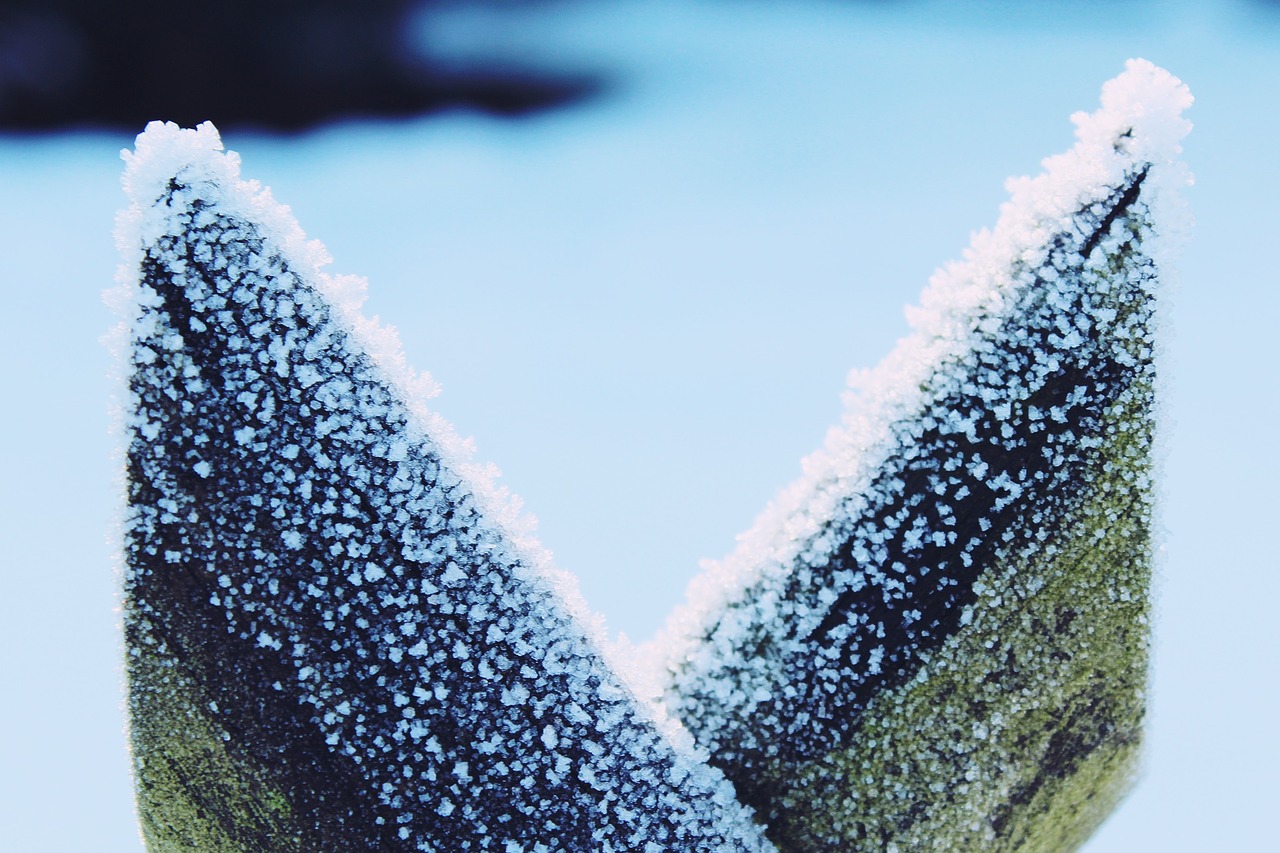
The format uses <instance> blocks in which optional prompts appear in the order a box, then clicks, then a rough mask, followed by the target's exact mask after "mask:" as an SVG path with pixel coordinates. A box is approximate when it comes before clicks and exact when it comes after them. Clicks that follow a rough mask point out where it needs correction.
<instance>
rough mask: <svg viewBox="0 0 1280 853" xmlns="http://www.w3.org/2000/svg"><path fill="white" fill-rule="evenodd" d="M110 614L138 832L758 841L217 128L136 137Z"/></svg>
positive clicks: (604, 846)
mask: <svg viewBox="0 0 1280 853" xmlns="http://www.w3.org/2000/svg"><path fill="white" fill-rule="evenodd" d="M125 159H126V160H127V161H128V169H127V171H126V175H125V186H126V189H127V190H128V192H129V195H130V196H131V200H132V206H131V208H130V209H129V210H128V211H126V212H125V214H123V215H122V220H121V228H120V238H119V239H120V244H121V248H122V250H123V251H124V253H125V255H126V263H125V265H124V267H123V268H122V269H123V274H122V284H123V287H124V289H125V290H126V291H127V295H128V296H129V297H130V298H129V299H128V300H127V302H128V304H129V305H131V313H132V316H131V317H130V318H129V335H130V338H131V355H130V369H131V376H130V384H129V393H130V409H129V412H128V414H127V427H128V436H129V444H128V460H127V466H128V467H127V490H128V509H127V513H126V519H125V548H126V558H127V567H126V575H125V632H126V642H127V647H128V652H129V654H128V677H129V706H130V718H131V727H132V742H133V749H134V758H135V761H136V774H137V786H138V802H139V812H140V815H141V819H142V824H143V831H144V834H145V836H146V838H147V842H148V845H149V846H150V848H151V849H153V850H170V849H182V850H189V849H196V850H228V851H230V850H242V851H252V852H253V853H263V851H278V850H297V851H318V850H326V851H339V850H342V851H346V850H379V851H382V850H438V851H463V850H546V851H550V850H574V851H588V850H592V851H595V850H599V851H624V850H639V849H655V850H682V851H683V850H708V851H710V850H717V851H719V850H767V849H771V847H770V845H769V843H768V842H767V841H764V840H763V839H762V837H761V836H760V834H759V830H758V829H757V828H756V827H755V825H754V824H753V823H752V822H751V819H750V813H749V812H748V811H747V810H746V809H744V808H743V807H741V806H739V805H738V804H737V802H736V801H735V799H734V796H733V791H732V789H731V788H730V787H729V785H728V783H727V782H726V781H725V780H724V778H723V776H722V775H721V774H720V773H719V772H718V771H714V770H712V769H711V768H709V767H707V766H706V765H705V763H703V762H701V761H699V760H698V759H697V758H696V757H695V756H694V755H693V754H691V753H690V752H688V751H684V750H678V749H676V748H675V747H674V746H673V745H672V744H671V743H670V742H669V741H668V740H667V739H666V738H665V737H664V735H663V734H662V733H661V732H660V730H659V729H658V728H657V724H656V723H655V718H654V716H653V714H652V712H651V711H650V710H647V709H646V708H645V707H643V706H641V705H640V704H638V703H637V701H636V699H635V698H634V697H633V696H632V694H631V693H629V692H628V691H627V690H626V689H625V688H624V686H623V685H622V684H621V683H620V681H619V679H618V678H617V677H616V676H615V675H614V674H613V673H612V672H611V671H610V670H609V669H608V668H607V667H606V665H605V664H604V663H603V661H602V659H601V656H600V654H599V652H598V651H597V647H596V645H595V644H594V642H593V641H592V640H591V638H590V637H589V636H588V635H587V634H586V632H585V630H584V628H583V627H581V623H580V622H579V621H578V620H577V618H576V617H575V615H574V613H573V611H572V610H571V608H570V607H569V606H568V605H567V604H566V602H565V599H564V598H563V597H562V595H561V592H560V590H559V587H558V585H557V584H556V583H555V582H554V581H553V576H552V574H551V573H550V571H549V569H548V568H547V567H546V566H544V565H542V563H541V558H540V557H539V556H538V554H537V552H535V551H534V550H533V549H532V548H530V547H527V546H526V545H525V544H524V543H522V541H521V540H520V539H519V537H518V536H516V535H515V534H514V533H512V532H511V531H512V528H509V527H508V525H507V524H506V523H505V522H504V520H503V518H504V517H503V516H502V515H501V510H500V508H499V507H498V501H497V500H496V499H495V498H494V497H493V496H492V495H491V494H490V493H489V492H488V491H487V490H486V488H485V487H484V486H483V484H482V483H480V481H478V480H475V479H473V478H472V477H470V476H469V473H468V472H469V469H468V468H467V467H466V465H465V464H464V463H463V462H462V461H461V460H460V457H459V455H458V453H457V451H456V450H455V449H454V444H455V442H454V440H453V439H452V438H450V434H449V432H448V429H447V426H445V425H443V424H441V423H439V422H438V421H437V420H435V419H433V417H432V416H431V415H430V413H428V412H424V411H422V410H420V409H416V408H414V404H412V403H411V402H410V400H413V399H415V398H416V392H415V391H413V390H412V387H411V378H410V377H409V376H408V374H407V372H406V371H405V370H404V369H403V368H401V367H400V366H399V365H400V364H401V360H400V357H399V353H398V351H396V349H395V346H394V342H393V341H392V342H388V341H387V338H386V335H385V334H383V335H381V336H379V334H378V331H377V330H376V329H374V328H372V326H371V325H370V324H369V323H368V322H367V321H364V320H363V319H362V318H360V317H359V315H358V313H357V312H356V311H355V310H354V308H353V306H352V304H351V299H350V298H349V297H348V296H346V295H345V294H347V293H349V292H352V291H354V290H358V286H356V287H353V284H352V282H350V281H347V280H341V279H330V278H329V277H328V276H326V275H324V274H323V273H321V272H320V271H319V269H318V266H319V264H320V263H322V262H323V261H324V260H325V259H324V257H323V253H322V250H320V249H319V248H318V247H317V246H316V245H314V244H308V243H306V242H305V241H304V240H303V238H302V234H301V232H300V231H299V229H298V227H297V225H296V224H295V223H294V222H293V220H292V218H291V216H290V215H289V213H288V211H287V209H285V208H282V207H280V206H279V205H277V204H276V203H275V202H274V201H272V200H271V198H270V196H269V195H268V194H267V193H266V192H265V191H263V190H261V189H260V188H259V187H258V186H257V185H256V184H251V183H247V182H244V181H241V180H240V178H239V164H238V160H237V158H236V157H235V155H233V154H230V153H223V152H222V150H221V143H220V141H219V139H218V136H217V133H216V131H215V130H214V129H213V127H212V126H211V125H207V124H206V125H202V126H201V127H200V128H198V129H197V130H194V131H191V130H179V129H178V128H177V127H175V126H173V125H162V124H159V123H154V124H152V125H150V126H149V127H148V128H147V130H146V132H145V133H144V134H142V135H141V136H139V138H138V142H137V150H136V152H134V153H130V152H125Z"/></svg>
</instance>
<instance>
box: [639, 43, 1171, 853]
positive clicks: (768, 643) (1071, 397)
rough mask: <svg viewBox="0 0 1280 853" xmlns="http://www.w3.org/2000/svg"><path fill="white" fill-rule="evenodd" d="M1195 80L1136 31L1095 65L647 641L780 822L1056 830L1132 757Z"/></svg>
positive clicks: (880, 831) (785, 832) (1076, 832)
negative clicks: (832, 423)
mask: <svg viewBox="0 0 1280 853" xmlns="http://www.w3.org/2000/svg"><path fill="white" fill-rule="evenodd" d="M1190 101H1191V97H1190V94H1189V93H1188V92H1187V90H1186V88H1185V87H1184V86H1183V85H1182V84H1181V83H1180V82H1179V81H1177V80H1176V79H1174V78H1173V77H1171V76H1170V75H1168V74H1167V73H1166V72H1164V71H1162V70H1160V69H1157V68H1155V67H1154V66H1152V65H1150V64H1149V63H1147V62H1144V61H1140V60H1134V61H1131V62H1130V63H1129V65H1128V67H1127V70H1126V71H1125V73H1124V74H1123V75H1121V76H1120V77H1118V78H1117V79H1115V80H1113V81H1111V82H1110V83H1108V84H1107V85H1106V86H1105V87H1104V89H1103V93H1102V108H1101V109H1100V110H1099V111H1098V112H1097V113H1095V114H1093V115H1091V116H1084V115H1080V116H1076V117H1075V121H1076V122H1077V125H1078V130H1077V137H1078V142H1077V144H1076V146H1075V147H1074V148H1073V149H1072V150H1071V151H1069V152H1068V153H1066V154H1064V155H1061V156H1058V157H1054V158H1050V159H1049V160H1046V161H1045V167H1046V171H1045V173H1044V174H1043V175H1041V176H1040V177H1038V178H1036V179H1034V180H1028V179H1024V180H1021V181H1019V182H1014V183H1012V184H1011V186H1010V188H1011V191H1012V196H1013V197H1012V200H1011V202H1009V203H1008V204H1007V205H1006V206H1005V208H1004V210H1003V212H1002V215H1001V218H1000V221H999V223H998V225H997V226H996V228H995V230H994V232H992V233H989V234H982V235H979V236H978V237H977V238H976V239H975V243H974V246H973V248H972V249H971V250H970V252H969V253H968V254H967V255H966V257H965V260H964V261H963V262H962V263H957V264H954V265H952V266H949V267H947V268H946V269H944V270H942V271H941V272H939V273H938V274H937V275H936V276H935V278H934V280H933V281H932V282H931V284H930V287H929V289H928V290H927V291H926V292H925V294H924V297H923V301H922V306H921V307H920V308H919V309H916V310H915V311H914V312H913V313H912V315H911V319H912V323H913V326H914V333H913V334H912V335H911V336H910V337H909V338H907V339H905V340H904V341H903V342H902V343H900V345H899V347H898V348H897V349H896V350H895V352H894V353H893V354H892V355H891V356H890V357H889V358H888V359H887V360H886V361H885V362H884V363H883V364H882V365H881V366H880V367H879V368H877V369H876V370H874V371H871V372H870V373H868V374H867V375H865V376H860V377H856V378H855V380H854V382H853V384H854V388H853V391H852V393H851V395H850V397H851V401H850V402H851V405H850V411H849V414H848V415H847V417H846V419H845V421H844V423H843V424H842V425H841V426H840V427H839V428H837V429H835V430H833V431H832V433H831V435H830V436H829V437H828V441H827V445H826V447H825V449H824V450H823V451H821V452H819V453H817V454H815V455H814V456H812V457H811V458H809V459H808V460H806V465H805V475H804V477H803V478H802V479H801V480H800V481H799V482H797V483H796V484H794V485H793V486H792V487H791V488H790V489H789V490H788V491H787V492H785V493H784V494H783V495H782V496H781V497H780V498H779V499H778V501H776V502H775V504H774V505H773V506H771V507H770V508H769V510H768V511H767V512H766V513H765V514H764V515H763V516H762V517H761V519H760V520H759V521H758V522H757V524H756V526H755V528H754V529H753V530H752V531H751V532H749V533H748V534H747V535H745V536H744V537H743V539H742V543H741V545H740V547H739V549H738V550H737V551H736V552H735V553H734V554H733V555H732V556H730V557H729V558H728V559H727V560H726V561H724V562H723V563H721V564H719V565H717V566H714V567H712V569H711V570H710V571H709V572H708V573H707V575H705V576H704V577H702V578H700V579H699V580H697V581H696V582H695V583H694V584H693V586H692V587H691V594H690V603H689V604H688V605H687V606H686V607H685V608H684V609H683V610H682V611H681V612H679V613H678V614H677V615H676V616H675V617H673V619H672V621H671V623H670V624H669V626H668V628H667V631H666V634H665V636H664V637H663V638H662V639H661V640H660V642H659V643H658V644H657V645H656V647H655V652H656V655H657V657H658V663H659V665H660V666H661V670H662V673H663V677H664V678H665V681H666V697H665V698H666V701H667V703H668V705H669V707H670V708H671V710H672V711H673V712H674V713H675V715H676V716H677V717H679V718H681V719H682V720H683V722H684V723H685V725H686V726H687V727H688V728H689V729H690V730H691V732H692V733H693V734H694V737H695V739H696V741H697V742H698V744H699V745H700V746H702V747H704V748H706V749H708V750H709V751H710V753H711V761H712V763H713V764H714V765H715V766H717V767H719V768H721V769H723V770H724V771H725V773H726V775H728V776H729V778H730V779H731V780H733V782H734V783H735V785H736V786H737V788H738V792H739V795H740V796H741V797H742V798H743V801H744V802H746V803H747V804H748V805H750V806H752V807H754V808H755V809H757V810H758V811H759V812H760V814H761V818H762V820H763V822H764V823H766V824H767V825H768V826H769V830H768V834H769V836H770V838H771V840H773V841H774V843H775V844H777V845H778V846H779V847H780V848H781V849H786V850H864V849H865V850H883V849H900V850H923V849H930V850H976V849H996V848H998V849H1013V848H1019V849H1020V848H1022V847H1023V846H1025V845H1032V846H1034V847H1035V849H1047V850H1058V849H1067V848H1070V847H1072V846H1074V845H1075V844H1078V843H1080V842H1081V841H1082V840H1083V839H1084V838H1085V837H1087V836H1088V834H1089V833H1090V832H1091V831H1092V829H1093V828H1094V827H1095V826H1096V825H1097V824H1098V822H1100V821H1101V819H1102V818H1103V817H1105V816H1106V815H1107V813H1108V812H1109V811H1110V810H1111V808H1112V807H1113V806H1114V804H1115V803H1116V802H1117V800H1118V798H1119V797H1120V796H1121V795H1122V794H1123V792H1124V790H1125V789H1126V787H1127V785H1128V784H1129V782H1130V779H1131V776H1132V773H1133V768H1134V764H1135V761H1136V756H1137V748H1138V743H1139V735H1140V726H1141V721H1142V716H1143V710H1144V689H1145V680H1146V667H1147V634H1148V628H1147V618H1148V612H1149V605H1148V597H1147V596H1148V586H1149V580H1150V574H1151V559H1152V545H1151V525H1152V520H1151V509H1152V484H1151V477H1152V459H1151V443H1152V437H1153V420H1154V417H1153V414H1154V409H1155V405H1156V404H1155V399H1154V393H1155V366H1154V365H1155V352H1156V341H1155V331H1156V318H1157V311H1156V305H1155V301H1154V300H1155V288H1156V284H1157V274H1158V272H1161V271H1162V270H1163V268H1164V266H1165V261H1166V260H1167V258H1168V257H1169V253H1170V251H1171V248H1172V246H1171V242H1172V240H1171V238H1172V237H1175V236H1176V235H1177V233H1178V231H1179V230H1180V226H1181V223H1182V221H1183V220H1184V219H1185V216H1184V214H1183V212H1182V208H1181V204H1180V201H1179V200H1178V197H1177V192H1178V191H1179V190H1180V188H1181V187H1182V186H1183V185H1184V184H1186V183H1187V182H1188V180H1189V178H1188V175H1187V173H1186V172H1185V169H1184V168H1183V167H1182V166H1181V165H1180V164H1179V163H1178V161H1177V157H1178V155H1179V152H1180V148H1179V140H1180V139H1181V137H1182V135H1183V134H1185V132H1186V131H1187V129H1188V128H1189V124H1188V123H1187V122H1186V121H1185V120H1183V119H1182V118H1181V117H1180V114H1181V112H1182V110H1183V109H1185V108H1186V107H1187V106H1188V105H1189V104H1190Z"/></svg>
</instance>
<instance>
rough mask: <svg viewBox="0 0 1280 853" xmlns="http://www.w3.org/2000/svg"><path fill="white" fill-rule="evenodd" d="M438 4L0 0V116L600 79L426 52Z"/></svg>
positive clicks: (231, 106) (83, 116)
mask: <svg viewBox="0 0 1280 853" xmlns="http://www.w3.org/2000/svg"><path fill="white" fill-rule="evenodd" d="M506 5H507V6H509V7H510V6H513V5H519V4H518V3H508V4H506ZM441 8H443V7H442V4H440V3H439V2H438V0H205V2H195V3H192V2H183V0H109V2H100V1H97V0H0V129H3V130H8V131H42V130H54V129H62V128H69V127H106V128H120V129H128V130H139V129H141V128H142V127H143V126H144V125H145V124H146V122H148V121H150V120H152V119H164V120H168V121H175V122H178V123H179V124H182V125H185V126H193V125H194V124H195V123H197V122H200V121H205V120H212V121H213V122H214V123H215V124H217V125H218V126H219V127H220V128H223V129H226V128H228V127H255V128H262V129H268V130H274V131H298V130H304V129H306V128H308V127H311V126H313V125H316V124H318V123H321V122H324V121H328V120H332V119H337V118H344V117H381V118H389V117H399V116H411V115H419V114H422V113H426V112H431V111H436V110H441V109H447V108H456V107H461V108H470V109H475V110H480V111H483V112H487V113H492V114H498V115H506V116H519V115H524V114H527V113H531V112H534V111H538V110H543V109H547V108H551V107H557V106H561V105H564V104H569V103H572V102H575V101H577V100H580V99H582V98H584V97H587V96H589V95H591V94H593V93H595V92H597V91H598V90H599V89H600V87H601V85H602V83H601V80H600V78H599V77H598V76H597V75H594V74H589V73H585V72H583V73H565V72H562V71H561V72H552V71H547V70H543V69H539V68H537V67H534V65H533V64H532V63H529V62H527V61H526V62H525V63H524V64H520V63H518V62H513V61H512V60H511V59H510V58H508V57H502V56H494V57H492V61H475V60H473V61H469V62H467V63H462V64H459V63H457V62H454V61H451V60H450V59H449V58H448V57H433V56H432V55H431V54H430V52H429V51H430V47H429V45H427V44H425V43H424V40H422V39H417V40H416V42H415V40H414V38H413V35H412V32H411V30H412V27H411V26H410V24H411V23H412V22H413V21H414V20H415V16H422V15H425V16H427V20H428V21H429V20H430V16H431V15H432V14H433V10H436V9H441ZM451 8H455V9H456V8H458V4H457V3H456V2H454V3H453V4H452V6H451ZM499 8H501V7H499Z"/></svg>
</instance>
